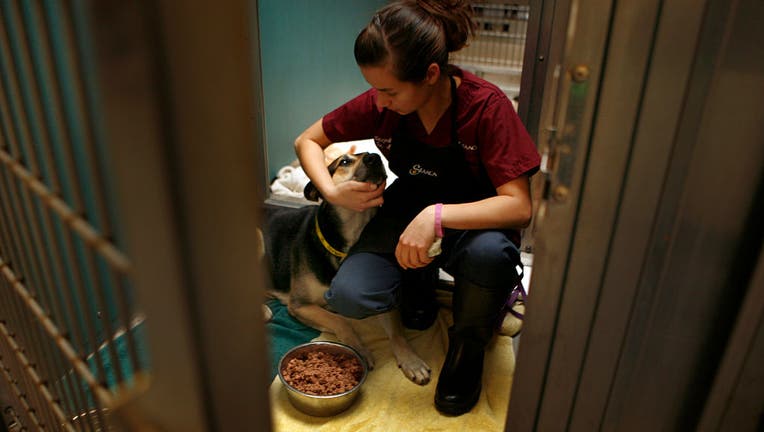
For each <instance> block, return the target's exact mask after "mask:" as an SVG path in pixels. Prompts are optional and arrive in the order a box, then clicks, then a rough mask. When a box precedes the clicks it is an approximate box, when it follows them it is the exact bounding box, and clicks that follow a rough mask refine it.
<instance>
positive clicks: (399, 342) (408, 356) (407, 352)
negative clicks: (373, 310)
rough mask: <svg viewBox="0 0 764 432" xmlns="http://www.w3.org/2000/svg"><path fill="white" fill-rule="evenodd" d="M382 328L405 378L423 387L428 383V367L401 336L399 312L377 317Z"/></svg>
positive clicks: (401, 328) (395, 310)
mask: <svg viewBox="0 0 764 432" xmlns="http://www.w3.org/2000/svg"><path fill="white" fill-rule="evenodd" d="M377 319H378V320H379V322H380V324H381V325H382V328H384V329H385V333H386V334H387V337H388V338H390V345H391V346H392V349H393V355H395V360H396V361H397V362H398V367H399V368H400V369H401V371H402V372H403V374H404V375H406V378H408V379H410V380H411V381H413V382H415V383H417V384H419V385H425V384H427V383H428V382H430V373H431V372H432V371H431V370H430V367H429V366H428V365H427V363H425V362H424V360H422V359H421V358H420V357H419V355H417V353H416V352H414V349H413V348H412V347H411V345H410V344H409V341H408V340H407V339H406V337H405V335H404V334H403V325H402V324H401V316H400V312H398V310H397V309H393V310H391V311H390V312H385V313H383V314H380V315H377Z"/></svg>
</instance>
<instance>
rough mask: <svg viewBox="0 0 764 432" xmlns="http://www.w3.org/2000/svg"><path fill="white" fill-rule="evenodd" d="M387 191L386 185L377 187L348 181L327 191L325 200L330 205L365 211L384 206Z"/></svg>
mask: <svg viewBox="0 0 764 432" xmlns="http://www.w3.org/2000/svg"><path fill="white" fill-rule="evenodd" d="M384 191H385V183H384V182H383V183H382V184H380V185H375V184H373V183H362V182H358V181H347V182H343V183H340V184H336V185H334V187H333V188H331V189H330V190H328V191H326V194H325V195H324V199H326V200H327V201H329V202H330V203H332V204H334V205H336V206H340V207H345V208H348V209H351V210H355V211H358V212H360V211H364V210H366V209H368V208H371V207H379V206H381V205H382V202H383V200H382V193H383V192H384Z"/></svg>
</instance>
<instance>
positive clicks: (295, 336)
mask: <svg viewBox="0 0 764 432" xmlns="http://www.w3.org/2000/svg"><path fill="white" fill-rule="evenodd" d="M266 304H267V305H268V307H269V308H271V311H272V312H273V318H272V319H271V321H270V322H268V324H267V325H266V327H267V328H268V341H269V346H270V364H271V380H273V378H274V377H275V376H276V375H277V374H278V364H279V360H281V357H282V356H283V355H284V354H286V352H287V351H289V350H290V349H292V348H293V347H295V346H297V345H299V344H301V343H305V342H308V341H310V340H312V339H315V338H316V337H318V335H319V334H320V332H319V331H318V330H316V329H314V328H312V327H308V326H306V325H304V324H303V323H301V322H299V321H297V320H296V319H295V318H294V317H292V316H291V315H289V312H287V307H286V306H284V305H283V304H281V302H280V301H278V300H270V301H269V302H268V303H266Z"/></svg>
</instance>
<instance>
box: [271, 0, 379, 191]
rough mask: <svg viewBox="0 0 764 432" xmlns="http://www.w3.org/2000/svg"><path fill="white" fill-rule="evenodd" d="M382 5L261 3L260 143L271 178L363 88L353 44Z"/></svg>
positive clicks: (357, 0) (300, 0)
mask: <svg viewBox="0 0 764 432" xmlns="http://www.w3.org/2000/svg"><path fill="white" fill-rule="evenodd" d="M385 3H386V1H384V0H320V1H319V0H260V1H259V5H258V14H259V17H260V55H261V62H262V79H263V98H264V101H263V102H264V107H265V108H264V111H265V129H266V130H265V137H266V147H267V156H268V170H269V176H270V178H273V177H275V175H276V173H277V171H278V170H279V168H281V167H282V166H284V165H286V164H288V163H290V162H292V161H293V160H294V159H295V154H294V146H293V143H294V139H295V138H296V137H297V135H299V134H300V132H302V131H303V130H305V128H307V127H308V126H310V125H311V124H312V123H313V122H315V121H316V120H318V119H319V118H321V116H323V115H324V114H326V113H328V112H329V111H331V110H332V109H334V108H336V107H337V106H339V105H340V104H342V103H343V102H345V101H346V100H348V99H350V98H352V97H353V96H355V95H357V94H358V93H360V92H362V91H364V90H365V89H367V88H368V84H367V83H366V81H364V79H363V76H362V75H361V73H360V71H359V70H358V66H356V64H355V60H354V59H353V43H354V42H355V38H356V36H357V35H358V32H359V31H360V30H361V29H362V28H363V27H364V26H365V25H366V24H367V23H368V22H369V19H370V18H371V16H372V15H373V13H374V11H375V10H377V9H379V8H380V7H382V6H383V5H384V4H385Z"/></svg>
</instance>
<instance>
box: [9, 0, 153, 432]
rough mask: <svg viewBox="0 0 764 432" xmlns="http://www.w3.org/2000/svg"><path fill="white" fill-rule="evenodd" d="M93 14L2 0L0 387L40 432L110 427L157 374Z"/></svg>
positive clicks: (76, 4) (69, 5)
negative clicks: (114, 168) (129, 395)
mask: <svg viewBox="0 0 764 432" xmlns="http://www.w3.org/2000/svg"><path fill="white" fill-rule="evenodd" d="M85 7H86V4H85V3H83V2H81V1H76V0H72V1H65V2H20V1H13V0H0V132H1V133H0V368H2V373H0V387H3V388H4V389H6V390H7V393H8V394H10V395H12V396H13V397H12V399H13V400H12V401H11V404H12V407H10V408H9V409H10V411H12V412H13V413H15V416H16V418H17V419H18V422H20V423H22V426H23V427H27V428H32V429H41V430H43V429H44V430H87V431H97V430H106V429H107V428H108V425H107V421H106V420H107V419H106V417H107V414H106V409H107V408H108V407H110V406H111V405H112V404H113V403H114V400H115V398H118V397H120V394H122V393H123V392H127V391H131V389H132V387H133V386H135V385H137V384H136V377H137V375H138V374H141V373H142V372H145V371H146V369H147V367H148V362H147V360H146V356H145V353H144V352H143V349H144V348H145V346H144V345H145V344H143V342H142V341H141V339H140V337H141V335H140V334H136V331H137V330H136V328H137V326H138V325H139V324H140V323H142V322H143V317H142V315H141V314H140V313H139V312H138V311H137V310H136V305H135V302H134V301H133V294H132V292H131V285H132V284H131V280H130V279H131V264H130V261H129V260H128V258H127V256H126V254H125V252H123V251H122V250H120V248H119V247H118V246H117V245H116V236H115V232H116V231H117V228H118V224H117V221H116V220H115V219H114V217H115V214H116V212H115V211H114V208H113V206H112V205H111V202H110V200H111V199H112V197H111V196H110V194H109V179H108V178H107V177H106V176H105V175H104V173H105V172H106V168H105V166H104V163H105V161H106V160H108V158H107V157H106V156H107V155H106V154H105V146H106V143H105V142H104V140H103V139H102V137H101V134H100V132H99V131H100V129H101V128H100V126H99V122H100V121H101V120H100V118H99V116H98V113H99V110H100V108H99V101H98V96H97V94H96V92H95V91H94V85H95V84H94V82H93V79H94V77H93V73H92V72H91V69H92V67H91V65H90V58H91V57H92V56H93V53H92V47H91V46H90V35H89V32H90V28H89V26H88V23H87V16H86V10H85ZM3 408H4V407H3Z"/></svg>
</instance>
